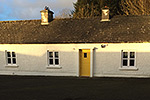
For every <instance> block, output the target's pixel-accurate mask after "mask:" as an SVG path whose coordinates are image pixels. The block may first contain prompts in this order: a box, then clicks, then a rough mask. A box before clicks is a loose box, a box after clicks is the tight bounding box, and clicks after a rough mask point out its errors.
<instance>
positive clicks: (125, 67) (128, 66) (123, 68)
mask: <svg viewBox="0 0 150 100" xmlns="http://www.w3.org/2000/svg"><path fill="white" fill-rule="evenodd" d="M123 52H127V53H128V58H123ZM130 52H134V53H135V55H134V56H135V57H134V58H130ZM123 60H127V61H128V63H127V66H123ZM130 60H134V66H130ZM119 69H120V70H138V68H137V67H136V51H135V50H121V67H120V68H119Z"/></svg>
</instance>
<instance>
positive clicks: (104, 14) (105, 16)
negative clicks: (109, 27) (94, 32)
mask: <svg viewBox="0 0 150 100" xmlns="http://www.w3.org/2000/svg"><path fill="white" fill-rule="evenodd" d="M109 12H110V11H109V8H108V7H107V6H105V7H104V8H102V20H101V21H110V19H109Z"/></svg>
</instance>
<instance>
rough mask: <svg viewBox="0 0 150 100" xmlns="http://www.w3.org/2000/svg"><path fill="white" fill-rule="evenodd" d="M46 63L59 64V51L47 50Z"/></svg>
mask: <svg viewBox="0 0 150 100" xmlns="http://www.w3.org/2000/svg"><path fill="white" fill-rule="evenodd" d="M48 65H50V66H51V65H52V66H57V65H59V52H57V51H48Z"/></svg>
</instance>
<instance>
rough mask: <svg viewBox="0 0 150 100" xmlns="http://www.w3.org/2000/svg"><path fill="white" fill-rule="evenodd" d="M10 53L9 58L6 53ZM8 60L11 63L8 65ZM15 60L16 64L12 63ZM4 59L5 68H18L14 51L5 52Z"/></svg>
mask: <svg viewBox="0 0 150 100" xmlns="http://www.w3.org/2000/svg"><path fill="white" fill-rule="evenodd" d="M8 52H10V57H8V55H7V53H8ZM13 52H14V53H15V57H13V55H12V53H13ZM8 58H10V59H11V63H8ZM14 58H15V60H16V63H13V59H14ZM5 59H6V67H11V66H13V67H18V65H17V53H16V52H15V51H14V50H5Z"/></svg>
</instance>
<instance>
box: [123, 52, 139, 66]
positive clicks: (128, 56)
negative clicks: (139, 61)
mask: <svg viewBox="0 0 150 100" xmlns="http://www.w3.org/2000/svg"><path fill="white" fill-rule="evenodd" d="M135 60H136V59H135V52H133V51H123V50H122V67H126V68H127V67H128V68H129V67H134V66H135Z"/></svg>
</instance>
